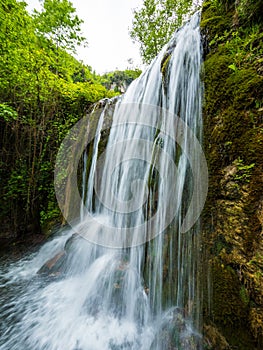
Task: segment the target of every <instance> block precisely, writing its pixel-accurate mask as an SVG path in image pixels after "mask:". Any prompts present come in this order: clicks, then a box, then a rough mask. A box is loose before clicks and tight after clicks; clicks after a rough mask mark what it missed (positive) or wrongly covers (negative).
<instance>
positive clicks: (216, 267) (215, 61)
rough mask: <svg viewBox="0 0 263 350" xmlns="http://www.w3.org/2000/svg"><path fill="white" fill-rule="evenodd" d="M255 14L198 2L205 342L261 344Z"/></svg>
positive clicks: (261, 99) (252, 4)
mask: <svg viewBox="0 0 263 350" xmlns="http://www.w3.org/2000/svg"><path fill="white" fill-rule="evenodd" d="M262 13H263V3H262V1H260V0H259V1H257V0H256V1H248V0H242V1H230V0H228V1H226V0H225V1H219V0H217V1H215V0H213V1H206V2H205V3H204V5H203V12H202V22H201V26H202V33H203V36H204V44H205V45H204V47H205V64H204V82H205V103H204V111H203V113H204V147H205V153H206V157H207V161H208V166H209V194H208V199H207V203H206V207H205V211H204V214H203V238H204V251H205V252H206V257H205V264H204V265H205V266H208V270H207V271H205V273H204V275H205V276H207V275H208V276H209V278H208V279H209V282H208V284H210V286H211V292H210V293H208V292H207V293H205V298H204V299H205V305H204V309H205V316H204V321H205V324H206V326H205V329H206V330H208V333H209V334H208V335H207V336H208V338H210V339H209V341H208V347H209V346H210V347H209V348H211V349H227V348H231V349H238V350H242V349H246V350H248V349H249V350H252V349H262V348H263V239H262V238H263V230H262V228H263V193H262V182H263V169H262V165H263V151H262V150H263V44H262V41H263V34H262V33H263V30H262V29H263V18H262ZM207 261H208V264H207ZM211 329H218V330H219V331H220V332H221V334H222V335H223V336H224V337H225V339H226V340H227V342H228V344H229V346H230V347H228V345H227V343H226V342H224V341H222V342H220V341H219V340H218V339H219V338H216V337H217V335H216V331H215V332H214V333H213V332H212V331H211ZM213 334H214V339H213ZM220 344H221V345H220Z"/></svg>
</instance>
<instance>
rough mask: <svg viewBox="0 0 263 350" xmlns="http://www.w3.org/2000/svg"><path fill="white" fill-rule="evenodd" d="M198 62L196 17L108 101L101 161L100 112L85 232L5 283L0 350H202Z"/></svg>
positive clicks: (87, 182) (49, 248)
mask: <svg viewBox="0 0 263 350" xmlns="http://www.w3.org/2000/svg"><path fill="white" fill-rule="evenodd" d="M200 50H201V44H200V33H199V15H198V14H196V15H195V16H194V17H193V18H192V19H191V21H190V22H189V23H187V24H186V25H185V26H184V27H183V28H181V29H180V30H178V31H177V32H176V33H175V36H174V38H173V39H172V40H171V41H170V43H168V45H167V46H166V47H165V48H164V49H163V51H162V52H161V53H160V55H159V56H158V57H157V58H156V59H155V60H154V62H153V63H152V64H151V66H150V67H149V68H148V70H146V72H145V73H144V74H143V75H142V76H141V77H139V78H138V79H137V80H136V81H134V82H133V83H132V84H131V86H130V87H129V89H128V90H127V92H126V93H125V95H124V96H123V97H121V98H119V99H118V100H117V101H115V102H116V103H115V107H114V112H113V119H112V125H111V129H110V134H109V137H108V141H107V146H106V149H105V151H104V152H102V151H101V149H100V142H101V133H102V131H103V129H104V124H105V118H107V113H108V109H109V108H111V109H112V108H113V106H112V103H111V102H110V101H109V102H106V103H105V106H104V108H103V109H102V111H101V114H100V117H99V120H98V123H97V132H96V135H95V137H94V140H93V143H92V148H91V146H90V145H89V146H88V147H87V149H88V148H89V147H90V148H89V149H92V152H88V151H87V149H86V150H85V152H84V156H83V159H84V160H83V164H84V169H83V175H82V191H80V192H82V198H83V201H82V204H81V205H80V210H81V213H80V221H79V222H78V223H75V224H74V226H73V228H72V229H68V230H64V231H62V233H60V235H57V236H56V237H55V238H54V239H53V240H51V241H50V242H48V243H46V244H45V245H44V246H43V247H42V249H41V250H40V252H39V253H36V254H35V255H33V256H31V257H29V258H28V259H26V260H22V261H20V262H19V263H16V264H13V265H11V266H9V267H5V269H4V271H3V273H2V274H1V287H2V288H3V291H4V293H3V295H5V296H6V299H5V298H4V296H3V297H2V300H1V303H2V307H1V314H0V319H1V327H0V330H1V334H2V336H1V340H0V344H1V346H0V349H1V350H10V349H12V350H22V349H23V350H24V349H28V350H65V349H68V350H73V349H74V350H77V349H78V350H121V349H122V350H166V349H184V350H190V349H201V348H202V345H201V344H202V339H201V336H200V334H199V330H200V326H201V325H200V323H201V319H200V315H201V310H200V300H201V296H200V292H199V286H198V255H199V249H200V247H199V236H198V224H195V225H194V223H195V222H196V221H197V217H198V214H199V213H200V211H201V209H202V205H203V198H204V196H205V194H204V193H201V192H202V186H201V185H200V176H201V175H202V174H201V170H200V164H202V165H203V166H205V165H204V164H205V162H204V159H202V154H201V151H200V146H199V143H198V141H197V140H198V139H200V135H201V129H202V121H201V83H200V65H201V51H200ZM89 154H92V160H91V164H89V165H88V163H89V162H88V155H89ZM203 176H204V178H205V176H206V173H205V174H203ZM196 178H197V179H196ZM203 192H205V190H204V191H203ZM58 197H59V196H58ZM193 225H194V226H193ZM192 226H193V227H192ZM73 233H77V234H73ZM72 234H73V235H72ZM48 259H52V260H50V261H49V263H48V265H49V268H47V264H46V265H44V266H42V265H43V264H44V263H45V261H47V260H48ZM52 264H53V267H54V268H53V267H52V268H53V270H52V269H50V266H51V265H52ZM41 266H42V268H41ZM40 268H41V269H40ZM45 268H46V269H48V273H47V274H46V275H43V274H41V273H40V274H36V272H37V271H38V270H39V269H40V272H47V271H45Z"/></svg>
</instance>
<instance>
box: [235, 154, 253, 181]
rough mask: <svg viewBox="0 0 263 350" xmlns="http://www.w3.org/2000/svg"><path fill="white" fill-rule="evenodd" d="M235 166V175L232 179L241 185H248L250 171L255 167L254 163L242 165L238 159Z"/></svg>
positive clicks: (242, 162) (241, 161)
mask: <svg viewBox="0 0 263 350" xmlns="http://www.w3.org/2000/svg"><path fill="white" fill-rule="evenodd" d="M235 164H236V166H237V173H236V174H235V176H234V179H235V180H236V181H239V182H241V183H248V182H249V180H250V177H251V175H252V170H253V168H254V166H255V163H252V164H249V165H244V161H243V160H242V159H240V158H238V159H237V160H236V162H235Z"/></svg>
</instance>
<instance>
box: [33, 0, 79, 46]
mask: <svg viewBox="0 0 263 350" xmlns="http://www.w3.org/2000/svg"><path fill="white" fill-rule="evenodd" d="M75 13H76V10H75V8H74V7H73V5H72V3H71V2H70V1H68V0H44V2H43V8H42V11H41V12H38V11H36V10H35V11H34V21H35V25H36V28H37V31H38V33H39V34H41V35H43V36H44V37H47V38H48V39H50V40H51V41H52V42H53V43H55V44H56V46H57V47H60V48H64V49H67V50H71V51H73V52H74V51H75V46H76V45H81V44H82V43H84V42H86V39H85V37H83V36H82V35H81V24H82V23H83V21H82V20H81V19H79V17H78V16H77V15H76V14H75Z"/></svg>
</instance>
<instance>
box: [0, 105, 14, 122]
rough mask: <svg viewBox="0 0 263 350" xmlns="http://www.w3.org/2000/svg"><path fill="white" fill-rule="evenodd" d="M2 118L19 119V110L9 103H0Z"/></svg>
mask: <svg viewBox="0 0 263 350" xmlns="http://www.w3.org/2000/svg"><path fill="white" fill-rule="evenodd" d="M0 118H3V119H4V120H5V121H6V122H9V121H13V120H16V119H17V112H16V111H15V110H14V109H13V108H12V107H10V106H8V104H6V103H0Z"/></svg>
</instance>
